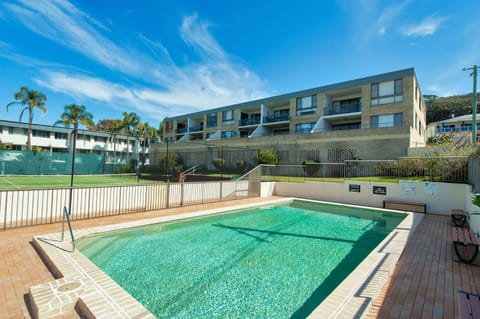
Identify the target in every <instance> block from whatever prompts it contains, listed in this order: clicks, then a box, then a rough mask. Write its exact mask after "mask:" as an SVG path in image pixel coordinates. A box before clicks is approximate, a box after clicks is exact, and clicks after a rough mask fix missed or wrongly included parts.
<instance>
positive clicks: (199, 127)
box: [189, 125, 203, 133]
mask: <svg viewBox="0 0 480 319" xmlns="http://www.w3.org/2000/svg"><path fill="white" fill-rule="evenodd" d="M202 131H203V125H195V126H190V130H189V132H190V133H193V132H202Z"/></svg>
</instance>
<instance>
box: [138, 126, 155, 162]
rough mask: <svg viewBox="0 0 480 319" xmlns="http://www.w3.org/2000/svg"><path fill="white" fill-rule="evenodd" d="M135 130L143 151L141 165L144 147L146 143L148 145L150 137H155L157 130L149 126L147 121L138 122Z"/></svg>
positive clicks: (143, 157) (143, 151) (143, 160)
mask: <svg viewBox="0 0 480 319" xmlns="http://www.w3.org/2000/svg"><path fill="white" fill-rule="evenodd" d="M137 131H138V140H139V142H140V145H141V147H142V153H143V156H142V165H143V164H145V149H146V147H147V146H148V145H150V140H151V138H153V137H156V136H157V134H158V132H157V130H156V129H155V128H154V127H152V126H150V124H148V122H145V123H142V122H139V123H138V130H137Z"/></svg>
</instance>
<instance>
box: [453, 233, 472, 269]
mask: <svg viewBox="0 0 480 319" xmlns="http://www.w3.org/2000/svg"><path fill="white" fill-rule="evenodd" d="M452 240H453V248H454V249H455V253H456V254H457V256H458V258H459V259H460V261H461V262H464V263H468V264H470V263H472V262H473V260H474V259H475V257H477V254H478V242H477V238H476V237H475V234H474V233H472V231H470V229H468V228H463V227H452Z"/></svg>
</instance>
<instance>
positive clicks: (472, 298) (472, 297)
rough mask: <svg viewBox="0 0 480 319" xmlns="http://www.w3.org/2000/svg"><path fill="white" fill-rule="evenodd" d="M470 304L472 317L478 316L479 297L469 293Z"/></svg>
mask: <svg viewBox="0 0 480 319" xmlns="http://www.w3.org/2000/svg"><path fill="white" fill-rule="evenodd" d="M470 306H471V308H472V314H473V316H472V317H473V318H480V297H479V296H475V295H470Z"/></svg>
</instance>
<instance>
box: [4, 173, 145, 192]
mask: <svg viewBox="0 0 480 319" xmlns="http://www.w3.org/2000/svg"><path fill="white" fill-rule="evenodd" d="M145 183H152V182H151V181H148V180H140V181H137V177H136V176H134V175H130V176H113V175H104V176H102V175H75V176H74V178H73V184H74V186H107V185H132V184H145ZM68 186H70V176H69V175H54V176H49V175H41V176H3V177H0V189H26V188H55V187H68Z"/></svg>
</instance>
